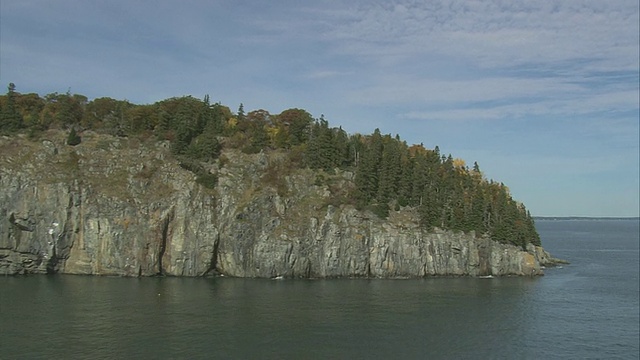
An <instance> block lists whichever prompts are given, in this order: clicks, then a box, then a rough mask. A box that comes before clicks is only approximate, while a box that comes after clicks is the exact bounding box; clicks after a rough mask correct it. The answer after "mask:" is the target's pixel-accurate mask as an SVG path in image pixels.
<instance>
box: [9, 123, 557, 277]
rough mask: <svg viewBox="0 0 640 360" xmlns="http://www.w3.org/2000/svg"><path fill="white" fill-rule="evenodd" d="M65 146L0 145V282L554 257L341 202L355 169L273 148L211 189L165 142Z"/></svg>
mask: <svg viewBox="0 0 640 360" xmlns="http://www.w3.org/2000/svg"><path fill="white" fill-rule="evenodd" d="M64 141H65V134H62V133H56V132H51V133H48V134H47V140H44V141H42V142H39V143H34V142H31V141H28V140H26V139H22V138H0V152H1V153H2V154H3V157H2V158H1V159H0V274H29V273H68V274H91V275H119V276H152V275H170V276H201V275H207V274H224V275H228V276H237V277H265V278H271V277H302V278H307V277H384V278H395V277H417V276H432V275H456V276H464V275H470V276H482V275H495V276H498V275H527V276H528V275H541V274H542V270H541V266H542V265H545V264H547V263H552V260H553V258H551V257H550V256H549V254H548V253H546V252H545V251H544V250H543V249H542V248H539V247H534V246H530V247H529V248H528V249H527V251H523V250H522V249H519V248H517V247H515V246H510V245H505V244H499V243H497V242H494V241H491V240H490V239H488V238H486V237H482V236H476V235H475V234H474V233H470V234H465V233H459V232H455V233H454V232H450V231H439V230H437V229H436V231H434V232H425V231H423V230H421V229H420V227H419V226H418V225H417V224H418V221H417V215H416V214H415V213H414V211H413V210H412V209H409V208H407V209H401V210H400V211H391V214H390V216H389V218H388V219H387V220H380V219H378V218H377V217H376V216H374V215H372V214H368V213H364V212H360V211H357V210H356V209H354V208H353V207H352V206H350V205H344V204H342V205H341V204H339V203H337V202H336V201H335V199H336V198H337V197H339V196H340V194H339V192H340V191H344V189H346V188H348V186H349V184H350V183H351V182H350V179H351V178H352V177H353V175H352V174H350V173H338V174H336V175H327V179H328V180H326V181H325V184H323V183H322V181H320V184H319V181H318V179H317V177H316V174H314V173H313V172H311V171H308V170H291V169H290V167H287V166H286V159H284V157H283V156H282V155H281V154H269V155H266V154H258V155H251V156H249V155H245V154H241V153H238V152H233V151H227V152H225V153H224V154H223V156H222V160H220V161H219V163H218V164H216V165H215V166H212V167H211V169H210V171H211V172H213V173H216V174H217V175H218V177H219V182H218V186H217V187H216V189H214V190H210V189H206V188H203V187H201V186H199V185H197V184H196V183H195V181H194V180H195V177H194V175H193V174H192V173H190V172H188V171H186V170H184V169H182V168H181V167H180V166H179V165H178V164H177V163H176V162H175V160H173V158H172V157H171V156H170V154H169V151H168V146H167V144H166V143H148V144H143V143H140V142H139V141H137V140H130V139H121V138H112V137H107V136H103V135H97V134H94V133H90V132H87V133H84V134H83V142H82V143H81V144H80V145H78V146H75V147H70V146H67V145H65V142H64ZM5 154H6V155H5ZM341 189H342V190H341Z"/></svg>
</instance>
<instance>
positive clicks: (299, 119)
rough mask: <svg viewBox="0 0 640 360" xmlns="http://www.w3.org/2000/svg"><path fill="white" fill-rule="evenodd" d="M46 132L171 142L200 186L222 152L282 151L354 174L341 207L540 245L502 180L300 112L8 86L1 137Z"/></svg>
mask: <svg viewBox="0 0 640 360" xmlns="http://www.w3.org/2000/svg"><path fill="white" fill-rule="evenodd" d="M49 129H58V130H63V131H67V132H69V140H68V144H69V145H73V146H75V145H78V144H80V143H81V138H82V133H83V131H87V130H91V131H94V132H97V133H104V134H109V135H112V136H118V137H139V138H141V139H155V140H168V141H169V142H170V143H171V151H172V153H173V154H174V155H175V156H176V158H177V159H178V160H179V161H180V162H181V164H182V165H183V167H184V168H186V169H188V170H191V171H193V172H194V173H196V175H198V181H199V182H200V183H201V184H202V185H204V186H207V187H213V186H215V179H214V178H212V176H211V174H208V173H206V172H203V170H202V167H201V164H204V163H208V162H213V161H217V159H218V157H219V155H220V153H221V151H222V149H223V148H234V149H240V150H241V151H243V152H245V153H258V152H261V151H265V152H266V151H283V152H285V153H287V154H288V157H289V162H288V164H289V166H291V167H295V168H310V169H315V170H317V171H318V173H319V174H331V173H332V172H334V171H335V170H336V169H340V170H345V171H351V172H353V173H354V174H355V178H354V186H353V188H352V189H350V191H349V194H348V195H347V196H345V197H343V198H341V200H340V201H341V202H342V203H346V204H351V205H353V206H356V207H357V208H359V209H367V210H370V211H372V212H373V213H375V214H376V215H377V216H379V217H382V218H385V217H386V216H388V214H389V211H392V210H397V209H399V208H400V207H412V208H414V209H416V210H417V212H418V213H419V214H420V219H421V225H422V226H423V227H424V228H426V229H433V228H435V227H438V228H441V229H450V230H460V231H465V232H468V231H475V232H476V234H486V235H488V236H490V237H491V238H492V239H494V240H496V241H500V242H503V243H511V244H514V245H517V246H521V247H522V248H526V246H527V244H529V243H531V244H534V245H540V238H539V236H538V233H537V232H536V230H535V227H534V223H533V219H532V217H531V214H530V213H529V211H527V210H526V208H525V207H524V205H522V204H521V203H519V202H516V201H515V200H514V199H513V198H512V197H511V195H510V194H509V190H508V188H507V187H506V186H505V185H504V184H502V183H497V182H494V181H493V180H487V179H486V178H484V176H483V174H482V172H481V170H480V167H479V166H478V164H477V163H474V164H473V166H472V167H471V168H469V167H468V166H467V165H466V163H465V162H464V161H463V160H461V159H455V158H453V157H452V156H451V155H444V154H441V153H440V150H439V148H438V147H437V146H435V147H434V148H433V149H428V148H426V147H424V145H422V144H420V145H408V144H407V143H406V142H405V141H402V140H401V139H400V137H399V136H398V135H396V136H391V135H390V134H382V133H381V132H380V130H378V129H375V130H374V132H373V133H372V134H370V135H362V134H348V133H347V132H345V131H344V130H343V129H342V128H341V127H332V126H330V124H329V123H328V121H327V120H325V119H324V117H323V116H320V118H317V119H316V118H313V116H312V115H311V114H309V113H308V112H307V111H305V110H303V109H297V108H292V109H288V110H285V111H283V112H281V113H280V114H270V113H269V112H268V111H266V110H262V109H258V110H252V111H249V112H247V113H245V110H244V107H243V105H242V104H240V106H239V107H238V110H237V111H235V112H233V111H231V110H230V108H229V107H227V106H224V105H221V104H220V103H211V102H210V99H209V96H208V95H207V96H205V97H204V99H202V100H200V99H197V98H194V97H192V96H183V97H174V98H169V99H165V100H162V101H158V102H156V103H154V104H147V105H136V104H132V103H130V102H129V101H127V100H116V99H112V98H108V97H101V98H96V99H93V100H89V99H88V98H87V97H86V96H83V95H78V94H71V93H70V92H69V91H68V92H66V93H64V94H59V93H52V94H48V95H45V96H44V97H42V96H39V95H38V94H33V93H30V94H21V93H19V92H17V91H16V87H15V85H14V84H13V83H12V84H9V86H8V90H7V93H6V94H5V95H3V96H0V134H2V135H7V136H11V135H14V134H17V133H23V134H27V135H28V136H29V137H30V138H32V139H34V140H35V139H38V138H39V136H40V134H42V133H43V132H44V131H46V130H49Z"/></svg>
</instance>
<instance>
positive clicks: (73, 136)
mask: <svg viewBox="0 0 640 360" xmlns="http://www.w3.org/2000/svg"><path fill="white" fill-rule="evenodd" d="M81 142H82V139H81V138H80V136H79V135H78V134H77V133H76V129H74V128H71V131H70V132H69V136H68V137H67V145H71V146H76V145H78V144H80V143H81Z"/></svg>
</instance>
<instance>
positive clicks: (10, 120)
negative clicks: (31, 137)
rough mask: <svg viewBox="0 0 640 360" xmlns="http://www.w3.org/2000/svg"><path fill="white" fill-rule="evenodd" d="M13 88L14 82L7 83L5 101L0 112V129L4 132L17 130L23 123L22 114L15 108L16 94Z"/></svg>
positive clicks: (14, 87)
mask: <svg viewBox="0 0 640 360" xmlns="http://www.w3.org/2000/svg"><path fill="white" fill-rule="evenodd" d="M15 90H16V86H15V84H14V83H9V86H8V87H7V97H6V99H7V101H6V103H5V105H4V106H3V107H2V111H1V112H0V131H2V132H5V133H11V132H15V131H18V130H20V129H21V128H22V125H23V121H22V116H21V115H20V113H19V112H18V109H17V108H16V98H17V96H18V94H17V93H16V91H15Z"/></svg>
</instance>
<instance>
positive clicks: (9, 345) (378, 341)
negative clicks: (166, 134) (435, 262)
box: [0, 221, 640, 359]
mask: <svg viewBox="0 0 640 360" xmlns="http://www.w3.org/2000/svg"><path fill="white" fill-rule="evenodd" d="M537 226H538V229H539V231H540V234H541V236H542V239H543V243H544V245H545V247H546V248H547V249H548V250H550V251H551V252H552V253H553V254H554V255H556V256H558V257H562V258H566V259H568V260H570V261H571V262H572V264H571V265H568V266H565V267H564V268H562V269H549V270H547V275H546V276H544V277H540V278H494V279H474V278H433V279H417V280H347V279H342V280H309V281H302V280H252V279H227V278H220V279H180V278H145V279H129V278H104V277H83V276H30V277H0V358H1V359H35V358H51V359H74V358H80V359H125V358H126V359H141V358H145V359H159V358H163V359H164V358H172V359H177V358H183V359H196V358H216V359H227V358H240V359H266V358H275V359H282V358H293V359H300V358H322V359H332V358H355V359H364V358H402V359H407V358H430V359H434V358H482V359H488V358H497V359H502V358H504V359H526V358H529V359H540V358H608V359H610V358H618V359H638V356H639V345H638V342H639V340H640V336H639V327H640V325H639V321H640V316H639V312H640V307H639V306H640V305H639V301H638V294H639V290H638V286H639V285H638V281H639V279H638V273H639V269H638V266H639V265H638V264H639V260H638V237H639V232H638V222H637V221H539V222H538V224H537Z"/></svg>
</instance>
